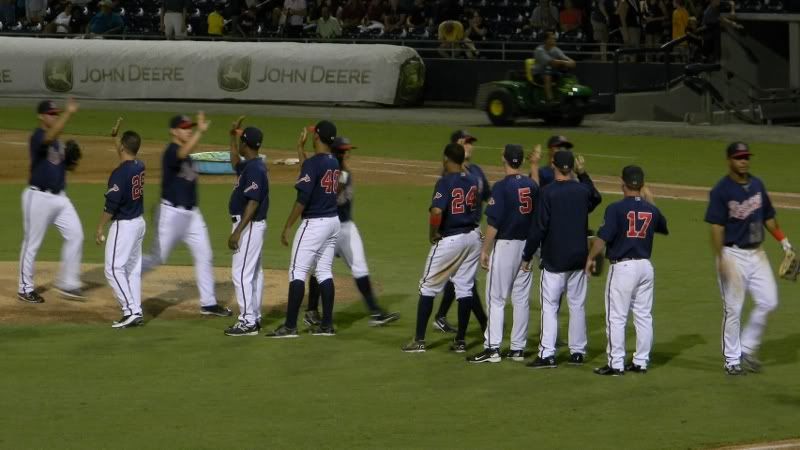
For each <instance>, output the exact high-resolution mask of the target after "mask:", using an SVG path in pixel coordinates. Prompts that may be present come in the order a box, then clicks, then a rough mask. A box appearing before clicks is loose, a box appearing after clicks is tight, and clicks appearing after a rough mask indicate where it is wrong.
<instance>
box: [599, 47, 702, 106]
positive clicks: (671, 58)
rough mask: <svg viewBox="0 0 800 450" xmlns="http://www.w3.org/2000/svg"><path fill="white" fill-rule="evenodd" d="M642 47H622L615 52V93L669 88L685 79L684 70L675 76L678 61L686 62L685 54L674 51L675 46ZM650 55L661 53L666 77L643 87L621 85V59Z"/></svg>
mask: <svg viewBox="0 0 800 450" xmlns="http://www.w3.org/2000/svg"><path fill="white" fill-rule="evenodd" d="M665 47H666V45H665V46H661V47H642V48H620V49H617V50H616V51H615V52H614V58H613V64H614V86H613V92H612V93H613V94H614V95H616V94H619V93H622V92H643V91H651V90H653V88H658V89H664V90H665V91H666V90H669V89H670V88H671V87H673V86H674V85H675V84H677V83H678V82H680V81H681V80H682V79H683V71H681V72H680V73H679V74H677V75H676V76H674V77H673V75H672V69H673V67H674V66H675V64H676V63H685V62H686V61H685V56H684V55H682V54H680V53H678V52H675V51H673V47H666V48H665ZM648 55H659V56H661V58H662V61H661V62H660V64H661V65H662V66H663V67H664V78H663V79H662V80H660V82H658V83H656V84H651V85H650V86H647V87H641V88H639V89H626V88H624V87H622V86H620V80H621V78H622V77H621V76H620V73H621V67H622V65H621V61H620V60H621V59H622V58H623V57H626V56H633V57H634V59H637V58H638V57H639V56H644V57H645V58H647V56H648Z"/></svg>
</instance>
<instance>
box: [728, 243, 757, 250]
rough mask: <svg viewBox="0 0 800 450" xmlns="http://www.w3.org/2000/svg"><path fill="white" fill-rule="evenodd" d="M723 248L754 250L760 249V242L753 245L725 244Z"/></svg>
mask: <svg viewBox="0 0 800 450" xmlns="http://www.w3.org/2000/svg"><path fill="white" fill-rule="evenodd" d="M725 247H736V248H740V249H742V250H754V249H757V248H758V247H761V242H757V243H755V244H747V245H737V244H725Z"/></svg>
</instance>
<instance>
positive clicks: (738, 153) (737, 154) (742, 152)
mask: <svg viewBox="0 0 800 450" xmlns="http://www.w3.org/2000/svg"><path fill="white" fill-rule="evenodd" d="M752 155H753V154H752V153H750V150H739V151H738V152H736V153H734V154H732V155H731V156H729V158H737V157H739V156H752Z"/></svg>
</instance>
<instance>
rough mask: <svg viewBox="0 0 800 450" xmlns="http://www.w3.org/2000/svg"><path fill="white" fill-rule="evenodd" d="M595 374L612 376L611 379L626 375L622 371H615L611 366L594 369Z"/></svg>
mask: <svg viewBox="0 0 800 450" xmlns="http://www.w3.org/2000/svg"><path fill="white" fill-rule="evenodd" d="M637 367H638V366H637ZM594 373H596V374H598V375H606V376H610V377H619V376H622V375H625V372H623V371H622V370H619V369H615V368H613V367H610V366H603V367H598V368H596V369H594Z"/></svg>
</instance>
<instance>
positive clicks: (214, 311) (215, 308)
mask: <svg viewBox="0 0 800 450" xmlns="http://www.w3.org/2000/svg"><path fill="white" fill-rule="evenodd" d="M200 314H202V315H204V316H219V317H230V316H232V315H233V312H231V310H230V309H228V308H226V307H224V306H220V305H211V306H201V307H200Z"/></svg>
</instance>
